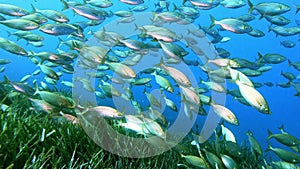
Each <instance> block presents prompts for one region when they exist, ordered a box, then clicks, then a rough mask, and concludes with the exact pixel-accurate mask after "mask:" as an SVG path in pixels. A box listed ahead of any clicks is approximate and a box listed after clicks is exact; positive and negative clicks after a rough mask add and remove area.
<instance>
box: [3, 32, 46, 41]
mask: <svg viewBox="0 0 300 169" xmlns="http://www.w3.org/2000/svg"><path fill="white" fill-rule="evenodd" d="M11 35H15V36H17V37H18V40H19V39H25V40H27V41H33V42H38V41H43V40H44V37H43V36H41V35H38V34H35V33H31V32H30V31H16V32H13V33H10V32H8V36H11Z"/></svg>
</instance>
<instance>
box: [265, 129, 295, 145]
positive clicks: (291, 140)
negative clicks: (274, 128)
mask: <svg viewBox="0 0 300 169" xmlns="http://www.w3.org/2000/svg"><path fill="white" fill-rule="evenodd" d="M272 138H275V139H276V140H277V141H278V142H280V143H281V144H284V145H286V146H289V147H292V146H299V145H300V140H299V139H298V138H296V137H295V136H292V135H290V134H288V133H281V134H273V133H272V132H271V131H270V130H268V138H267V139H268V140H270V139H272Z"/></svg>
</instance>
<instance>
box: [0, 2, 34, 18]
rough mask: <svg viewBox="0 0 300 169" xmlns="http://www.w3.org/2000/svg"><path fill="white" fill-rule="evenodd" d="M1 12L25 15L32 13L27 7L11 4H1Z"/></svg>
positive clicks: (11, 14) (10, 14)
mask: <svg viewBox="0 0 300 169" xmlns="http://www.w3.org/2000/svg"><path fill="white" fill-rule="evenodd" d="M0 13H2V14H5V15H9V16H25V15H29V14H30V13H29V12H28V11H27V10H26V9H23V8H20V7H18V6H15V5H11V4H0Z"/></svg>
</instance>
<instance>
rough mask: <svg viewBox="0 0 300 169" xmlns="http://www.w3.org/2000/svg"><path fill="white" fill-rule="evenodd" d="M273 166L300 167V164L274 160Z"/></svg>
mask: <svg viewBox="0 0 300 169" xmlns="http://www.w3.org/2000/svg"><path fill="white" fill-rule="evenodd" d="M271 166H272V167H273V168H276V169H300V167H299V166H297V165H295V164H291V163H288V162H284V161H276V162H275V161H272V162H271Z"/></svg>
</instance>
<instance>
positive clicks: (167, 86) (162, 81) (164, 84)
mask: <svg viewBox="0 0 300 169" xmlns="http://www.w3.org/2000/svg"><path fill="white" fill-rule="evenodd" d="M151 75H153V76H154V77H155V82H156V83H157V84H158V85H159V86H160V87H161V88H162V89H164V90H166V91H168V92H170V93H174V88H173V86H172V84H171V83H170V81H169V80H168V79H167V78H165V77H163V76H161V75H159V74H157V72H156V71H155V72H153V73H151Z"/></svg>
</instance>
